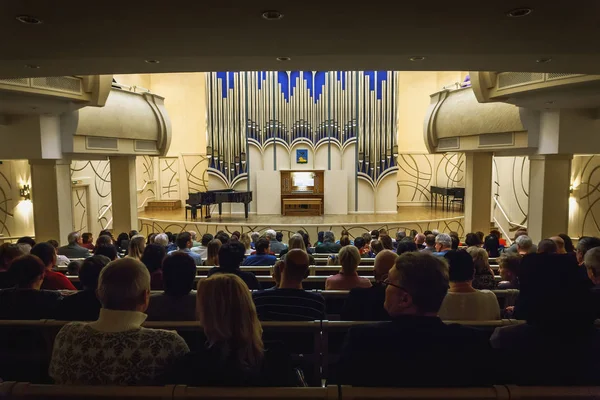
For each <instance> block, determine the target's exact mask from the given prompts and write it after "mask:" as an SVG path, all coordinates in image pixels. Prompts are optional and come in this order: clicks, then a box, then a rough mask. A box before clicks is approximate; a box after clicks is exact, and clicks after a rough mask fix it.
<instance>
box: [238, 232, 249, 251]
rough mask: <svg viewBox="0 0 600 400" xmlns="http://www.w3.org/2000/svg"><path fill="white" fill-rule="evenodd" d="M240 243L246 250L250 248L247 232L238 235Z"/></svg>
mask: <svg viewBox="0 0 600 400" xmlns="http://www.w3.org/2000/svg"><path fill="white" fill-rule="evenodd" d="M240 243H241V244H243V245H244V248H245V249H246V251H247V250H250V243H251V240H250V235H248V234H247V233H242V236H240Z"/></svg>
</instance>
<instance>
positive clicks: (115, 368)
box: [49, 258, 222, 385]
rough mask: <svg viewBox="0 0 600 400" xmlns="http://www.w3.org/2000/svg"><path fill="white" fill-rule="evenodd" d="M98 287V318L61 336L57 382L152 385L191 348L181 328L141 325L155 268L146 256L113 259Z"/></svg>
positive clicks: (53, 369)
mask: <svg viewBox="0 0 600 400" xmlns="http://www.w3.org/2000/svg"><path fill="white" fill-rule="evenodd" d="M97 292H98V299H99V300H100V303H101V304H102V308H101V309H100V316H99V318H98V320H97V321H95V322H91V323H82V322H71V323H68V324H66V325H65V326H63V328H62V329H61V330H60V332H58V335H57V336H56V339H55V341H54V350H53V352H52V360H51V362H50V368H49V373H50V376H51V377H52V378H53V379H54V382H55V383H57V384H59V385H65V384H67V385H152V384H156V382H158V381H160V378H161V376H163V375H164V374H165V373H167V372H169V369H170V368H171V367H172V366H173V365H174V363H175V362H176V361H177V359H179V358H181V357H182V356H184V355H185V354H186V353H188V352H189V349H188V346H187V344H186V343H185V341H184V340H183V339H182V338H181V337H180V336H179V335H178V334H177V333H176V332H173V331H166V330H162V329H147V328H142V327H141V324H142V323H143V322H144V321H145V319H146V315H145V314H144V311H146V309H147V308H148V300H149V298H150V274H149V273H148V269H147V268H146V267H145V266H144V264H142V263H141V262H140V261H138V260H136V259H133V258H124V259H121V260H117V261H113V262H111V263H109V264H108V265H107V266H106V267H104V268H103V269H102V271H101V272H100V278H99V282H98V290H97ZM221 317H222V315H219V316H218V318H221ZM83 343H85V345H84V346H82V344H83ZM125 343H126V344H127V345H126V346H124V344H125Z"/></svg>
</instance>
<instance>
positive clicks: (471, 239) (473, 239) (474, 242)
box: [465, 233, 483, 247]
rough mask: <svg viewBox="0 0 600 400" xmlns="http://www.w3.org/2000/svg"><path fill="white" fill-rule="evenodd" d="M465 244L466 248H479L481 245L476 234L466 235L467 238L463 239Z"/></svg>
mask: <svg viewBox="0 0 600 400" xmlns="http://www.w3.org/2000/svg"><path fill="white" fill-rule="evenodd" d="M465 244H466V245H467V247H472V246H475V247H479V246H481V245H482V244H483V243H482V242H481V241H480V240H479V236H477V235H476V234H474V233H467V236H466V237H465Z"/></svg>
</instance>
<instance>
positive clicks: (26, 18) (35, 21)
mask: <svg viewBox="0 0 600 400" xmlns="http://www.w3.org/2000/svg"><path fill="white" fill-rule="evenodd" d="M15 18H16V19H17V21H19V22H22V23H24V24H28V25H39V24H41V23H42V20H41V19H39V18H36V17H32V16H31V15H17V16H16V17H15Z"/></svg>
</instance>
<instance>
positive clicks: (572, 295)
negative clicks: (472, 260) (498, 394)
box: [490, 254, 600, 386]
mask: <svg viewBox="0 0 600 400" xmlns="http://www.w3.org/2000/svg"><path fill="white" fill-rule="evenodd" d="M576 266H577V264H576V262H575V260H574V259H573V257H570V256H568V255H560V254H529V255H527V256H525V257H523V260H522V262H521V272H520V275H519V281H520V286H521V287H520V294H519V300H518V303H517V306H516V307H515V315H517V314H518V316H517V317H518V318H519V319H525V320H526V321H527V323H526V324H520V325H513V326H506V327H501V328H497V329H496V330H495V332H494V334H493V335H492V337H491V339H490V342H491V344H492V346H493V347H494V348H496V349H499V350H501V352H500V353H499V354H502V356H503V359H504V361H505V362H506V364H505V365H506V367H504V368H502V364H503V363H500V365H501V368H500V371H502V372H503V373H504V374H506V376H505V377H504V381H506V382H510V383H512V384H516V385H523V386H525V385H534V386H546V385H560V386H570V385H598V384H599V383H600V376H599V375H598V372H597V371H598V369H599V368H600V332H599V331H598V330H597V329H596V328H595V327H594V319H595V317H596V310H594V307H593V302H592V301H590V300H591V298H592V297H591V296H592V293H591V292H590V291H589V288H590V286H591V283H590V281H589V279H588V278H587V277H585V276H581V274H580V273H579V272H578V271H577V268H576ZM517 308H518V310H517ZM499 361H502V360H499ZM509 365H510V367H508V366H509Z"/></svg>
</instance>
